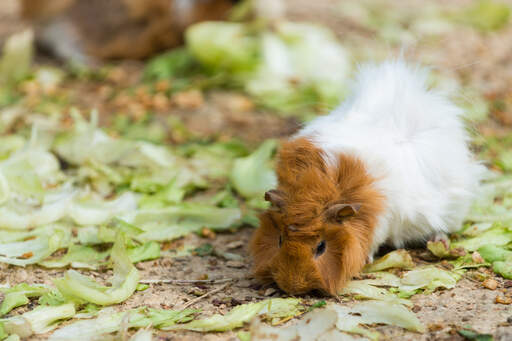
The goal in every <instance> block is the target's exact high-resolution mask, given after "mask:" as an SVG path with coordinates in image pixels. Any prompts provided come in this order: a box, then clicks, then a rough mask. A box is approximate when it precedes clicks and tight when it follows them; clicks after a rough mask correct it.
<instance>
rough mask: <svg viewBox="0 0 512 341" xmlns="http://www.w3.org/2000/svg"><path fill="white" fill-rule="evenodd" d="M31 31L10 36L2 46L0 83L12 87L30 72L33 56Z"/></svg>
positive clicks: (32, 34) (32, 35)
mask: <svg viewBox="0 0 512 341" xmlns="http://www.w3.org/2000/svg"><path fill="white" fill-rule="evenodd" d="M33 40H34V33H33V32H32V30H25V31H23V32H20V33H17V34H14V35H12V36H11V37H9V38H8V39H7V41H6V42H5V44H4V46H3V51H2V58H1V59H0V81H1V82H2V83H4V84H7V85H12V84H13V83H15V82H18V81H20V80H22V79H23V78H25V77H26V76H27V75H28V72H29V71H30V64H31V63H32V56H33Z"/></svg>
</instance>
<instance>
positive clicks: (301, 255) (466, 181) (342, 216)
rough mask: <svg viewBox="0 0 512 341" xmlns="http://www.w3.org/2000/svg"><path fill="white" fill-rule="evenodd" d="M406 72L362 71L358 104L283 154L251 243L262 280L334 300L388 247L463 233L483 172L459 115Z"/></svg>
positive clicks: (407, 68) (294, 140)
mask: <svg viewBox="0 0 512 341" xmlns="http://www.w3.org/2000/svg"><path fill="white" fill-rule="evenodd" d="M427 76H428V71H427V70H425V69H422V68H420V67H417V66H411V65H407V64H406V63H405V62H403V61H400V60H398V61H388V62H385V63H383V64H380V65H367V66H363V67H361V68H360V70H359V73H358V76H357V78H356V80H355V82H354V84H353V94H352V96H351V97H350V98H349V99H347V100H346V101H345V103H343V104H342V105H341V106H340V107H339V108H337V109H335V110H334V111H333V112H331V113H330V114H329V115H327V116H323V117H319V118H317V119H316V120H314V121H312V122H311V123H309V124H308V125H307V126H306V127H304V128H303V129H302V130H301V131H299V132H298V133H297V134H296V135H295V136H292V137H291V138H290V139H289V140H288V141H285V142H283V143H282V144H281V146H280V150H279V154H278V163H277V174H278V180H279V183H278V187H277V188H276V189H274V190H271V191H268V192H267V193H266V195H265V198H266V200H268V201H270V202H271V204H272V206H271V208H270V209H268V210H267V211H266V212H264V213H263V214H262V215H261V217H260V221H261V226H260V227H259V228H258V229H257V230H256V232H255V233H254V236H253V238H252V241H251V246H250V249H251V253H252V256H253V258H254V268H253V271H254V274H255V276H256V277H257V278H259V279H260V280H262V281H265V282H271V281H275V282H276V283H277V285H278V286H279V287H280V288H281V289H282V290H284V291H286V292H288V293H292V294H300V293H305V292H308V291H310V290H313V289H319V290H321V291H324V292H326V293H329V294H336V293H337V292H338V291H339V290H340V289H341V288H342V287H343V285H344V283H345V282H346V281H347V280H348V279H350V278H351V277H352V276H354V275H357V273H358V272H359V271H360V270H361V268H362V267H363V266H364V264H365V262H366V260H367V259H372V257H373V254H374V253H375V252H376V251H377V250H378V248H379V246H381V245H383V244H390V245H391V246H395V247H401V246H403V245H404V243H406V242H408V241H418V240H426V239H428V238H429V237H432V236H435V235H441V234H444V233H450V232H454V231H456V230H458V229H459V228H460V227H461V223H462V221H463V219H464V217H465V215H466V213H467V212H468V209H469V206H470V203H471V200H472V198H473V196H474V194H475V192H476V190H477V188H478V183H479V179H480V177H481V175H482V174H483V169H484V168H483V167H482V166H481V165H480V164H479V163H478V162H476V161H475V160H474V158H473V155H472V154H471V152H470V150H469V148H468V134H467V132H466V130H465V127H464V122H463V119H462V118H461V114H462V110H461V109H460V108H458V107H457V106H456V105H455V104H454V103H452V102H451V101H450V100H449V99H448V98H447V97H446V96H445V95H444V94H443V93H441V92H438V91H436V90H432V89H429V87H428V86H427Z"/></svg>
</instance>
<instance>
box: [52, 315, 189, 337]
mask: <svg viewBox="0 0 512 341" xmlns="http://www.w3.org/2000/svg"><path fill="white" fill-rule="evenodd" d="M196 312H197V310H193V309H185V310H182V311H175V310H163V309H144V308H139V309H132V310H129V311H126V312H119V313H112V311H111V310H110V309H108V308H107V309H105V310H104V311H101V312H100V313H99V316H98V317H97V318H95V319H89V320H83V321H78V322H74V323H72V324H69V325H67V326H65V327H63V328H60V329H58V330H56V331H55V332H54V333H53V334H52V335H51V336H50V337H49V339H48V340H49V341H72V340H76V336H77V335H80V340H84V341H87V340H91V341H92V340H98V338H101V337H102V336H104V335H106V334H109V333H113V332H117V331H119V330H120V329H121V324H122V323H123V321H125V323H126V327H127V328H144V327H148V326H154V327H156V328H161V327H163V326H172V325H174V324H176V323H183V322H188V321H190V320H191V319H192V316H193V314H194V313H196Z"/></svg>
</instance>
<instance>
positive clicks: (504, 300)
mask: <svg viewBox="0 0 512 341" xmlns="http://www.w3.org/2000/svg"><path fill="white" fill-rule="evenodd" d="M494 302H495V303H499V304H512V298H511V297H504V296H501V295H498V296H496V299H495V300H494Z"/></svg>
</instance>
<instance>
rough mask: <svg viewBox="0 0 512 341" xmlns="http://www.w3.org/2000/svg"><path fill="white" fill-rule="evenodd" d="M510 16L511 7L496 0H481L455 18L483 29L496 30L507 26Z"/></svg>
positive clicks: (485, 30)
mask: <svg viewBox="0 0 512 341" xmlns="http://www.w3.org/2000/svg"><path fill="white" fill-rule="evenodd" d="M509 18H510V7H509V6H508V5H507V4H505V3H501V2H498V1H494V0H479V1H476V2H475V3H474V4H472V5H471V6H469V7H468V8H466V9H465V10H464V11H462V12H461V13H460V14H458V15H456V16H455V19H456V20H458V21H460V22H462V23H464V24H467V25H470V26H472V27H475V28H477V29H479V30H481V31H484V32H487V31H495V30H498V29H500V28H502V27H503V26H505V25H506V24H507V23H508V21H509Z"/></svg>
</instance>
